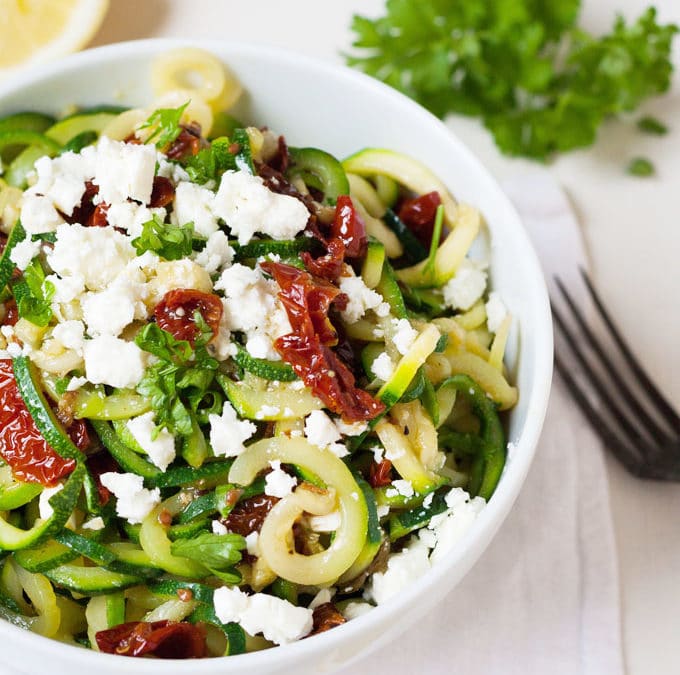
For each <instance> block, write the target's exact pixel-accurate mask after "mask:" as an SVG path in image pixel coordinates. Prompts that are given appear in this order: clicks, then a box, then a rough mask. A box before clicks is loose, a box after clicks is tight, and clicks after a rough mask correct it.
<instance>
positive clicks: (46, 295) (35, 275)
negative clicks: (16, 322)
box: [13, 259, 55, 327]
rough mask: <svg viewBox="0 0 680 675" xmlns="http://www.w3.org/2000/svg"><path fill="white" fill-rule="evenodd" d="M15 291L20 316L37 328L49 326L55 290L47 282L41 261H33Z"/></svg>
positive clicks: (14, 288)
mask: <svg viewBox="0 0 680 675" xmlns="http://www.w3.org/2000/svg"><path fill="white" fill-rule="evenodd" d="M13 291H14V297H15V298H16V301H17V311H18V313H19V316H20V317H21V318H22V319H26V320H27V321H30V322H31V323H33V324H35V325H36V326H41V327H43V326H47V324H48V323H49V322H50V319H51V318H52V307H51V300H52V297H53V296H54V291H55V289H54V284H52V283H51V282H49V281H46V280H45V271H44V270H43V267H42V264H41V263H40V260H38V259H34V260H32V261H31V263H30V264H29V265H28V267H27V268H26V269H25V270H24V272H23V275H22V278H21V280H20V281H18V282H17V283H16V284H14V287H13Z"/></svg>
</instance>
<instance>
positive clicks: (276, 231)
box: [213, 171, 309, 245]
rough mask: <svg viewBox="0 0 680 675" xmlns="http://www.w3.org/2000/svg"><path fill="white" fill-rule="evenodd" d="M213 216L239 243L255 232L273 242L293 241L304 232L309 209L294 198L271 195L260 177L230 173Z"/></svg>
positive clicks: (216, 199)
mask: <svg viewBox="0 0 680 675" xmlns="http://www.w3.org/2000/svg"><path fill="white" fill-rule="evenodd" d="M213 212H214V213H215V215H217V216H218V217H219V218H222V219H223V220H224V222H225V223H226V224H227V225H228V226H229V228H230V229H231V232H232V234H233V235H235V236H236V237H237V238H238V243H239V244H241V245H243V244H247V243H248V242H249V241H250V240H251V239H252V237H253V235H254V234H255V233H256V232H260V233H261V234H265V235H268V236H270V237H271V238H272V239H277V240H282V239H293V238H294V237H295V235H296V234H298V232H301V231H302V230H304V229H305V226H306V225H307V220H308V219H309V211H308V210H307V207H306V206H305V205H304V204H303V203H302V202H301V201H300V200H298V199H296V198H295V197H290V196H288V195H281V194H277V193H275V192H272V191H271V190H270V189H269V188H267V187H266V185H265V184H264V181H263V180H262V178H260V177H259V176H253V175H251V174H250V173H248V172H247V171H227V172H225V173H224V174H223V175H222V180H221V181H220V187H219V189H218V191H217V194H216V195H215V199H214V202H213Z"/></svg>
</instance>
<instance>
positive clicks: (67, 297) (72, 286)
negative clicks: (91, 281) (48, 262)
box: [45, 274, 85, 316]
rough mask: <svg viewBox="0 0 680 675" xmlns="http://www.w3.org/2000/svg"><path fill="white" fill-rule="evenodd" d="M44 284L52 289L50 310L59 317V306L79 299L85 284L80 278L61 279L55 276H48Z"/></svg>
mask: <svg viewBox="0 0 680 675" xmlns="http://www.w3.org/2000/svg"><path fill="white" fill-rule="evenodd" d="M45 282H46V283H50V284H51V285H52V287H53V288H54V295H53V296H52V310H53V311H54V312H55V313H56V314H57V316H59V305H60V304H62V303H69V302H72V301H73V300H76V299H77V298H79V297H80V296H81V295H82V293H83V291H84V290H85V282H84V280H83V278H82V277H80V276H77V277H75V276H74V277H64V278H63V279H61V278H60V277H58V276H57V275H56V274H49V275H47V276H46V277H45Z"/></svg>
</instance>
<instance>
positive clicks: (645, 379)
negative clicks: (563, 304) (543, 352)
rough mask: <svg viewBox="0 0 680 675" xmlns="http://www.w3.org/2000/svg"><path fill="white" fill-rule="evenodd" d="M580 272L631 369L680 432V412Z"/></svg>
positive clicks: (583, 273)
mask: <svg viewBox="0 0 680 675" xmlns="http://www.w3.org/2000/svg"><path fill="white" fill-rule="evenodd" d="M580 272H581V276H582V277H583V281H584V282H585V284H586V287H587V288H588V292H589V293H590V297H591V298H592V299H593V302H594V303H595V307H597V310H598V312H599V314H600V316H601V317H602V320H603V321H604V323H605V325H606V326H607V328H608V329H609V332H610V334H611V336H612V338H613V340H614V341H615V342H616V344H617V345H618V347H619V349H620V350H621V353H622V354H623V355H624V356H625V358H626V360H627V361H628V365H629V366H630V369H631V370H632V371H633V373H634V374H635V376H636V377H637V378H638V380H639V382H640V385H641V386H642V388H643V389H644V390H645V391H646V392H647V393H648V394H649V397H650V398H651V399H652V401H653V402H654V405H655V409H656V410H658V411H659V413H660V414H661V415H662V416H663V417H664V419H665V420H666V421H667V422H668V424H669V425H670V426H671V428H672V429H673V430H674V431H675V433H676V435H677V434H678V432H680V415H678V413H677V412H676V411H675V409H674V408H673V407H672V406H671V404H670V403H669V402H668V400H667V399H666V398H665V397H664V395H663V394H662V393H661V392H660V391H659V389H658V388H657V387H656V386H655V384H654V383H653V382H652V381H651V380H650V379H649V376H648V375H647V373H646V372H645V371H644V369H643V368H642V366H641V365H640V362H639V361H638V360H637V359H636V358H635V356H633V353H632V352H631V350H630V348H629V347H628V345H627V344H626V342H625V341H624V339H623V338H622V337H621V334H620V333H619V331H618V330H617V329H616V327H615V326H614V322H613V320H612V318H611V317H610V315H609V313H608V312H607V310H606V309H605V308H604V304H603V303H602V300H601V299H600V296H599V294H598V293H597V291H596V290H595V287H594V286H593V284H592V282H591V281H590V278H589V277H588V275H587V273H586V271H585V270H584V269H583V268H581V269H580Z"/></svg>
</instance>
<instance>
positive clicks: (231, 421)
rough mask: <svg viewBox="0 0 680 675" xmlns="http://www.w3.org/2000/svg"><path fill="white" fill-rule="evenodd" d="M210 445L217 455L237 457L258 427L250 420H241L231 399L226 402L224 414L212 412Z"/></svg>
mask: <svg viewBox="0 0 680 675" xmlns="http://www.w3.org/2000/svg"><path fill="white" fill-rule="evenodd" d="M208 421H209V422H210V445H211V447H212V449H213V452H214V453H215V454H216V455H221V456H225V457H236V456H237V455H240V454H241V453H242V452H243V451H244V450H245V446H244V445H243V443H244V441H247V440H248V439H249V438H250V437H251V436H252V435H253V434H254V433H255V432H256V431H257V427H256V426H255V425H254V424H253V423H252V422H250V421H248V420H240V419H239V418H238V416H237V414H236V411H235V410H234V408H233V407H232V405H231V403H229V401H225V402H224V407H223V408H222V414H221V415H216V414H215V413H210V415H209V416H208Z"/></svg>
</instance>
